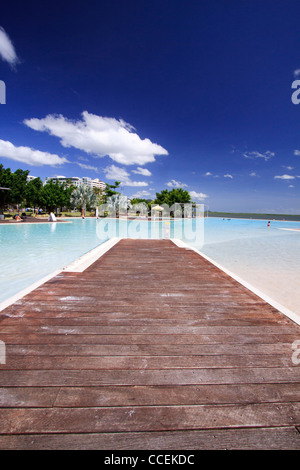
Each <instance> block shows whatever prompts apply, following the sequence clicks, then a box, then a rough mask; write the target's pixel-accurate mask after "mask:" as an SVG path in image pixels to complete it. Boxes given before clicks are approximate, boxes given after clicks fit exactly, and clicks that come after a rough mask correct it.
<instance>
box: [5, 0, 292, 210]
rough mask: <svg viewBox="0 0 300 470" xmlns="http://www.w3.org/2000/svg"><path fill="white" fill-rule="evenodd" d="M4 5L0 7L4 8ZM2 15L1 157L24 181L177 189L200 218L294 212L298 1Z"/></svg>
mask: <svg viewBox="0 0 300 470" xmlns="http://www.w3.org/2000/svg"><path fill="white" fill-rule="evenodd" d="M6 3H7V2H6ZM53 5H55V4H53V2H47V1H45V2H38V1H31V0H29V1H28V2H26V4H25V2H24V5H23V6H20V2H15V1H14V0H12V1H11V2H9V3H7V5H2V6H1V19H0V26H1V28H2V29H1V30H0V80H3V81H4V82H5V84H6V104H5V105H1V106H0V162H1V163H2V164H3V165H4V166H5V167H10V168H11V169H12V170H16V169H17V168H22V169H29V170H30V174H31V175H33V176H40V177H41V178H42V179H44V178H45V177H46V176H54V175H64V176H89V177H92V178H99V179H101V180H104V181H106V182H109V183H112V182H113V181H114V180H115V179H118V180H122V188H123V191H124V194H126V195H128V196H132V195H140V196H141V197H146V198H151V197H154V196H155V192H156V191H160V190H162V189H165V188H168V189H171V188H172V187H178V186H180V187H184V188H185V189H187V190H188V191H190V192H191V194H192V197H193V199H194V200H195V201H197V202H203V203H205V204H206V205H207V206H208V207H209V209H210V210H219V211H222V210H226V211H247V212H274V213H295V214H297V213H298V214H299V213H300V191H299V189H300V132H299V130H300V105H299V106H298V105H295V104H293V103H292V100H291V95H292V93H293V90H292V88H291V86H292V83H293V81H294V80H297V78H298V79H300V70H299V69H300V56H299V50H300V35H299V16H300V4H299V3H297V2H295V1H290V0H278V1H276V2H274V0H272V1H269V0H251V1H250V0H249V1H248V0H240V1H237V0H235V1H233V0H226V1H225V0H224V1H215V0H202V1H200V0H198V1H192V0H186V1H184V2H183V1H182V0H180V1H179V0H172V1H167V0H160V1H158V0H151V2H149V1H148V2H146V1H144V0H128V1H126V2H125V1H123V0H122V1H121V0H101V1H97V2H96V1H88V0H87V1H81V0H79V1H77V2H74V1H72V2H71V1H68V0H65V1H62V2H61V4H60V6H59V7H56V6H53Z"/></svg>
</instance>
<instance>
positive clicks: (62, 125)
mask: <svg viewBox="0 0 300 470" xmlns="http://www.w3.org/2000/svg"><path fill="white" fill-rule="evenodd" d="M24 123H25V124H26V125H27V126H29V127H31V128H32V129H34V130H36V131H42V132H48V133H49V134H50V135H54V136H56V137H58V138H59V139H60V143H61V144H62V145H63V146H64V147H75V148H77V149H80V150H83V151H84V152H86V153H88V154H92V155H93V156H96V157H104V156H106V155H108V156H109V157H110V158H111V159H112V160H114V161H115V162H117V163H120V164H123V165H145V164H146V163H150V162H154V161H155V156H156V155H168V152H167V150H165V149H164V148H163V147H161V146H160V145H158V144H154V143H152V142H151V141H150V140H149V139H141V138H140V137H139V136H138V135H137V134H136V133H134V132H133V130H134V128H133V126H131V125H130V124H128V123H126V122H124V121H123V120H121V119H120V120H117V119H114V118H108V117H102V116H97V115H95V114H90V113H88V112H87V111H84V112H83V113H82V120H80V121H71V120H69V119H67V118H65V117H64V116H62V115H51V114H49V115H48V116H46V117H45V118H44V119H35V118H33V119H25V121H24Z"/></svg>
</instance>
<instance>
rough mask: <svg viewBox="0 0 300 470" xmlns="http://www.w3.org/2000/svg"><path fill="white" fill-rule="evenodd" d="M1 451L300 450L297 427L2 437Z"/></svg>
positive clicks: (299, 436)
mask: <svg viewBox="0 0 300 470" xmlns="http://www.w3.org/2000/svg"><path fill="white" fill-rule="evenodd" d="M0 449H1V450H82V449H85V450H109V451H111V450H112V449H114V450H116V451H118V450H124V449H126V450H175V451H176V450H191V451H196V450H202V449H205V450H241V449H242V450H299V449H300V434H299V433H298V432H297V430H296V429H295V428H294V427H276V428H271V427H268V428H253V429H251V428H248V429H247V428H246V429H244V428H238V429H214V430H201V431H187V430H185V431H169V432H130V433H127V432H126V433H124V432H123V433H122V432H121V433H98V434H96V433H93V434H31V435H29V436H28V435H19V436H13V435H9V436H0Z"/></svg>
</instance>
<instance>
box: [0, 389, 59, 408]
mask: <svg viewBox="0 0 300 470" xmlns="http://www.w3.org/2000/svg"><path fill="white" fill-rule="evenodd" d="M58 392H59V388H55V387H51V388H49V387H25V388H22V387H1V388H0V407H4V408H8V407H11V408H16V407H18V408H23V407H35V408H37V407H41V408H45V407H52V406H53V405H54V402H55V400H56V398H57V394H58Z"/></svg>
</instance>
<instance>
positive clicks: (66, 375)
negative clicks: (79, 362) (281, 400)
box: [0, 367, 300, 387]
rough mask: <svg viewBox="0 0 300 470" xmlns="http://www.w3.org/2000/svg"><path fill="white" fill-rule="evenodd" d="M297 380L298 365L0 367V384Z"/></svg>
mask: <svg viewBox="0 0 300 470" xmlns="http://www.w3.org/2000/svg"><path fill="white" fill-rule="evenodd" d="M295 382H297V383H298V382H300V368H299V367H298V368H297V367H283V368H275V367H270V368H263V367H259V368H240V369H234V368H232V369H165V370H163V369H162V370H155V369H152V370H143V369H142V370H141V369H140V370H101V371H98V370H82V371H77V370H66V369H64V370H57V369H55V370H29V371H26V370H16V371H14V370H2V371H1V374H0V386H7V387H13V386H17V387H29V386H33V387H34V386H41V387H64V386H80V385H82V384H85V385H86V386H92V387H93V386H99V385H196V384H236V383H245V384H246V383H261V384H263V383H295Z"/></svg>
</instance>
